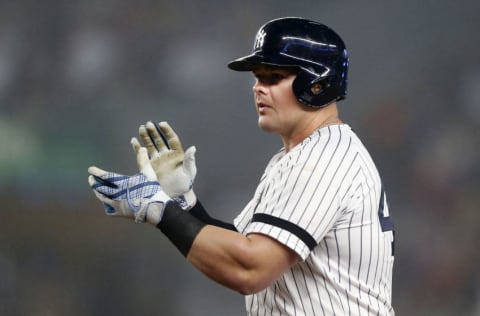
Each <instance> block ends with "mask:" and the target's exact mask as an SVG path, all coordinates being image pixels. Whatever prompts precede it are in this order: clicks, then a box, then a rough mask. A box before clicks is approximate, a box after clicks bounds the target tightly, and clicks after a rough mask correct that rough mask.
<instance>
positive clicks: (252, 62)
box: [227, 54, 265, 71]
mask: <svg viewBox="0 0 480 316" xmlns="http://www.w3.org/2000/svg"><path fill="white" fill-rule="evenodd" d="M261 64H265V60H264V58H262V57H261V56H258V55H255V54H251V55H247V56H244V57H240V58H237V59H235V60H232V61H231V62H229V63H228V64H227V66H228V68H230V69H232V70H235V71H252V70H253V69H254V67H255V66H258V65H261Z"/></svg>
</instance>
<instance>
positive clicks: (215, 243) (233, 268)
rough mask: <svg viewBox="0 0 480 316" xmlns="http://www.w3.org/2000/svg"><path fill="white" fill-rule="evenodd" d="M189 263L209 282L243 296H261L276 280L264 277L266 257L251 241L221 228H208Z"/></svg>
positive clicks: (203, 231) (204, 231)
mask: <svg viewBox="0 0 480 316" xmlns="http://www.w3.org/2000/svg"><path fill="white" fill-rule="evenodd" d="M187 260H188V261H189V262H190V263H191V264H192V265H193V266H194V267H195V268H197V269H198V270H199V271H201V272H202V273H203V274H205V275H206V276H208V277H209V278H211V279H213V280H214V281H216V282H218V283H220V284H222V285H224V286H226V287H228V288H230V289H232V290H235V291H238V292H240V293H242V294H251V293H255V292H258V291H259V290H261V289H263V288H265V287H266V286H268V285H269V284H270V283H271V282H272V281H273V280H274V279H275V278H276V277H271V276H270V273H269V274H266V273H262V263H261V260H262V255H261V254H259V253H257V250H256V248H255V246H254V245H252V241H251V240H250V239H249V238H248V237H246V236H244V235H242V234H240V233H236V232H233V231H230V230H226V229H223V228H221V227H215V226H211V225H208V226H205V227H204V228H203V229H202V231H201V232H200V233H199V234H198V236H197V238H195V241H194V242H193V245H192V247H191V250H190V252H189V253H188V256H187Z"/></svg>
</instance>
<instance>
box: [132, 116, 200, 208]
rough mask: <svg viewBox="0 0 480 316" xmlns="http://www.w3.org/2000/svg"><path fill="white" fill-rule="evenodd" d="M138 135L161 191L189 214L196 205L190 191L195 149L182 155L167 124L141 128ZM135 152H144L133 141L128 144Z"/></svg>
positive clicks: (180, 147) (153, 124) (191, 190)
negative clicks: (188, 211) (148, 156)
mask: <svg viewBox="0 0 480 316" xmlns="http://www.w3.org/2000/svg"><path fill="white" fill-rule="evenodd" d="M139 135H140V138H141V139H142V142H143V144H144V145H145V147H146V149H147V151H148V154H149V155H150V163H151V166H152V168H153V170H154V171H155V174H156V176H157V179H158V181H159V182H160V184H161V185H162V188H163V190H164V191H165V193H166V194H167V195H169V196H171V197H172V198H173V199H174V200H175V201H176V202H177V203H178V204H179V205H180V207H182V208H183V209H184V210H189V209H190V208H192V207H193V206H194V205H195V203H196V202H197V197H196V195H195V193H194V191H193V181H194V180H195V176H196V174H197V166H196V163H195V151H196V148H195V146H191V147H189V148H188V149H187V150H186V151H185V152H184V151H183V147H182V144H181V142H180V139H179V137H178V136H177V134H176V133H175V131H174V130H173V129H172V128H171V127H170V125H169V124H168V123H167V122H161V123H159V124H158V125H157V124H155V123H153V122H148V123H147V124H145V125H141V126H140V128H139ZM131 144H132V147H133V149H134V151H135V152H136V153H137V155H138V151H139V150H140V149H141V148H143V147H141V145H140V143H139V141H138V140H137V139H136V138H135V137H134V138H132V141H131Z"/></svg>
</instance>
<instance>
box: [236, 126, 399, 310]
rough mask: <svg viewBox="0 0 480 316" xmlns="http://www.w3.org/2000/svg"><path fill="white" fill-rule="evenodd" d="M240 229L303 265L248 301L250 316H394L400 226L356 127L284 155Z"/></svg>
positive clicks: (326, 131) (334, 130)
mask: <svg viewBox="0 0 480 316" xmlns="http://www.w3.org/2000/svg"><path fill="white" fill-rule="evenodd" d="M234 223H235V226H236V227H237V229H238V230H239V231H240V232H242V233H244V234H249V233H261V234H265V235H268V236H270V237H272V238H274V239H276V240H277V241H279V242H280V243H282V244H284V245H286V246H287V247H289V248H291V249H293V250H294V251H295V252H296V253H297V254H298V255H299V256H300V257H301V258H302V259H303V260H302V261H300V262H299V263H298V264H296V265H294V266H292V267H291V268H290V270H288V271H287V272H286V273H284V274H283V275H282V276H281V277H280V278H279V279H278V280H277V281H275V282H274V283H273V284H271V285H270V286H269V287H267V288H266V289H264V290H262V291H260V292H258V293H255V294H253V295H248V296H246V308H247V312H248V315H308V316H311V315H394V310H393V308H392V305H391V291H392V267H393V261H394V257H393V241H394V239H393V237H394V236H393V225H392V224H391V221H390V217H389V212H388V205H387V203H386V197H385V194H384V191H383V188H382V183H381V181H380V176H379V174H378V171H377V168H376V167H375V164H374V163H373V161H372V158H371V157H370V155H369V153H368V152H367V150H366V148H365V147H364V146H363V144H362V143H361V141H360V140H359V139H358V137H357V136H356V134H355V133H354V132H353V131H352V130H351V128H350V127H349V126H348V125H346V124H342V125H332V126H328V127H324V128H320V129H318V130H316V131H315V132H314V133H313V134H312V135H310V136H309V137H308V138H306V139H305V140H304V141H303V142H302V143H300V144H298V145H297V146H296V147H294V148H293V149H292V150H291V151H290V152H288V153H286V152H285V151H284V150H283V149H282V150H281V151H280V152H279V153H277V154H276V155H275V156H274V157H273V158H272V159H271V161H270V162H269V164H268V165H267V168H266V170H265V172H264V174H263V176H262V177H261V180H260V183H259V185H258V187H257V190H256V192H255V195H254V197H253V199H252V200H251V201H250V202H249V203H248V204H247V206H246V207H245V208H244V210H243V211H242V212H241V213H240V214H239V215H238V216H237V218H235V221H234Z"/></svg>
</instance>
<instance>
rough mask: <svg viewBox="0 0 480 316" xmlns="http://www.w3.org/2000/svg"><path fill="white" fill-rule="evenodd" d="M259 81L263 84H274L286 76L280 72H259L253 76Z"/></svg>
mask: <svg viewBox="0 0 480 316" xmlns="http://www.w3.org/2000/svg"><path fill="white" fill-rule="evenodd" d="M255 77H256V78H257V80H258V81H259V82H260V83H263V84H265V85H269V86H270V85H275V84H277V83H279V82H280V81H282V80H283V79H285V78H286V76H285V75H283V74H280V73H270V74H259V75H256V76H255Z"/></svg>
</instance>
